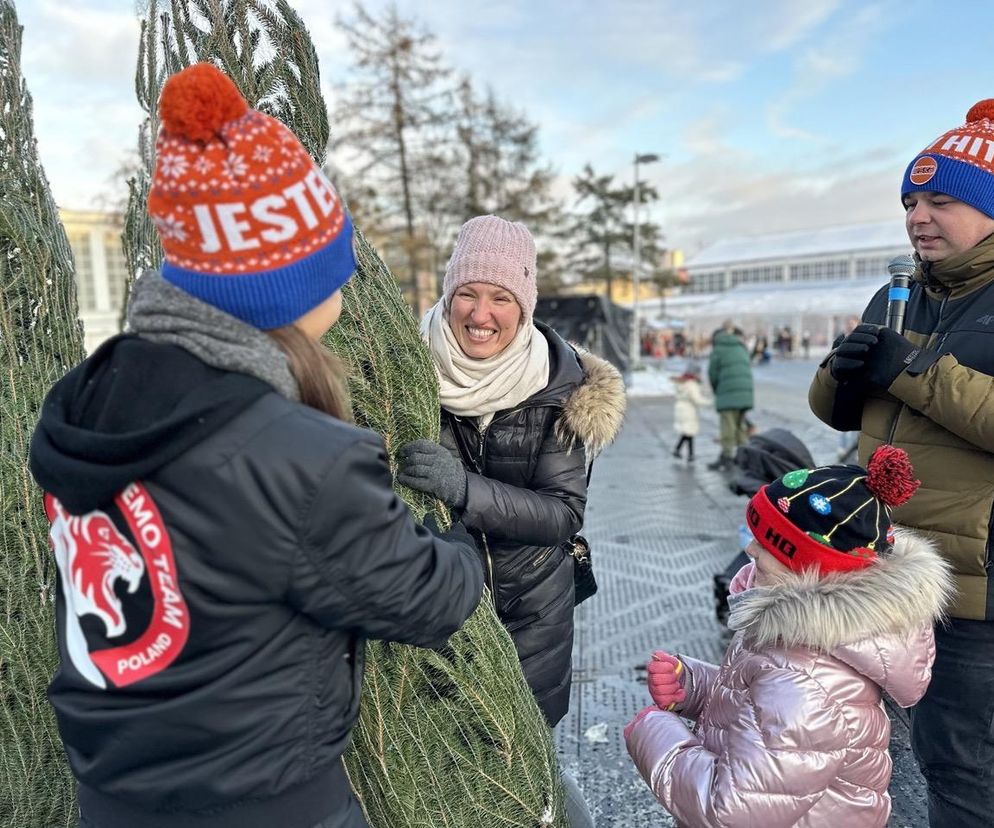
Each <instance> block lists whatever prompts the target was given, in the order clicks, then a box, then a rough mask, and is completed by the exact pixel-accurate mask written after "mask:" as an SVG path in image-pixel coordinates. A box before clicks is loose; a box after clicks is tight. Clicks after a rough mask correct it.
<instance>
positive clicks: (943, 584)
mask: <svg viewBox="0 0 994 828" xmlns="http://www.w3.org/2000/svg"><path fill="white" fill-rule="evenodd" d="M953 591H954V586H953V579H952V574H951V571H950V568H949V564H948V563H946V561H945V560H943V559H942V558H941V557H940V556H939V554H938V552H936V550H935V547H934V545H933V544H932V543H931V542H930V541H928V540H926V539H925V538H923V537H922V536H921V535H918V534H916V533H914V532H911V531H908V530H900V529H899V530H897V534H896V538H895V542H894V550H893V552H892V553H891V554H889V555H887V556H885V557H881V558H878V559H877V560H876V562H874V563H873V564H872V565H870V566H868V567H866V568H865V569H860V570H855V571H853V572H837V573H832V574H830V575H826V576H824V577H818V575H817V574H816V573H815V572H813V571H811V570H809V571H806V572H803V573H793V572H791V573H786V574H784V575H781V576H779V577H778V579H777V582H776V583H775V584H772V585H768V586H762V587H755V588H753V589H750V590H748V591H747V592H744V593H742V596H741V598H740V599H739V600H737V601H736V602H734V606H733V607H732V610H731V613H730V615H729V620H728V626H729V627H730V628H731V629H734V630H741V631H742V634H743V635H744V637H745V638H746V639H747V640H748V642H749V644H750V645H752V646H763V645H766V644H775V643H779V644H783V645H786V646H792V645H804V646H808V647H813V648H815V649H818V650H824V651H830V650H832V649H833V648H835V647H837V646H839V645H843V644H850V643H853V642H856V641H860V640H863V639H867V638H873V637H877V636H881V635H886V634H892V633H898V634H900V633H906V632H908V631H910V630H914V629H917V628H919V627H921V626H922V625H923V624H932V623H934V622H936V621H937V620H939V619H940V618H941V617H942V614H943V611H944V609H945V607H946V605H947V604H948V602H949V600H950V598H951V596H952V594H953Z"/></svg>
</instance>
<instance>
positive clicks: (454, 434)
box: [398, 216, 625, 828]
mask: <svg viewBox="0 0 994 828" xmlns="http://www.w3.org/2000/svg"><path fill="white" fill-rule="evenodd" d="M537 298H538V293H537V284H536V251H535V242H534V240H533V239H532V236H531V233H529V232H528V229H527V228H526V227H525V226H524V225H523V224H520V223H518V222H510V221H506V220H504V219H502V218H500V217H498V216H477V217H476V218H472V219H470V220H469V221H467V222H466V223H465V224H464V225H463V226H462V229H461V230H460V231H459V236H458V238H457V239H456V245H455V249H454V250H453V251H452V257H451V258H450V259H449V263H448V266H447V268H446V271H445V280H444V282H443V284H442V298H441V299H440V300H439V302H438V304H436V305H435V306H434V307H433V308H431V309H430V310H429V311H428V313H427V314H426V315H425V317H424V319H423V320H422V323H421V332H422V334H423V336H424V337H425V340H426V341H427V343H428V348H429V350H430V351H431V354H432V358H433V359H434V362H435V368H436V370H437V372H438V379H439V397H440V400H441V407H442V410H441V418H442V433H441V443H434V442H431V441H429V440H417V441H415V442H413V443H410V444H409V445H407V446H404V447H403V448H402V449H401V451H400V454H399V459H400V470H399V474H398V480H400V482H402V483H404V484H406V485H408V486H410V487H411V488H413V489H417V490H419V491H423V492H428V493H430V494H433V495H435V496H436V497H439V498H441V499H442V500H443V501H444V502H445V503H447V504H448V505H449V506H450V507H451V508H452V509H453V512H454V514H455V515H457V516H458V517H459V519H460V520H461V521H462V522H464V523H465V524H466V526H467V527H468V528H469V529H470V531H471V532H472V533H473V535H474V536H475V537H476V539H477V547H478V550H479V554H480V560H481V561H482V563H483V567H484V571H485V573H486V580H487V585H488V586H489V587H490V594H491V597H492V599H493V601H494V607H495V609H496V611H497V615H498V617H499V618H500V620H501V622H502V623H503V624H504V626H505V627H506V628H507V631H508V632H509V633H510V635H511V640H512V641H513V642H514V646H515V648H516V649H517V652H518V658H519V659H520V662H521V668H522V670H523V672H524V676H525V679H526V680H527V681H528V684H529V686H530V687H531V689H532V692H533V693H534V695H535V700H536V701H537V702H538V706H539V708H541V710H542V712H543V713H544V714H545V717H546V719H547V721H548V723H549V726H550V727H554V726H555V725H556V724H557V723H558V722H559V721H560V720H561V719H562V718H563V716H564V715H565V714H566V711H567V710H568V708H569V696H570V683H571V680H572V662H571V657H572V650H573V603H574V593H573V558H572V557H571V555H570V554H569V553H568V552H567V546H568V542H569V540H570V538H571V537H572V536H573V535H575V534H576V533H577V532H579V531H580V527H581V526H582V525H583V513H584V508H585V506H586V502H587V476H588V467H589V464H590V463H591V462H592V460H593V458H594V456H595V455H596V454H597V453H598V452H599V451H600V450H601V449H602V448H603V447H604V446H605V445H607V444H608V443H609V442H611V440H613V439H614V437H615V435H616V434H617V432H618V429H619V428H620V426H621V420H622V417H623V414H624V407H625V392H624V383H623V381H622V379H621V375H620V374H619V373H618V371H617V370H616V369H615V368H614V367H613V366H611V365H610V364H609V363H607V362H605V361H604V360H602V359H600V358H598V357H595V356H594V355H592V354H589V353H586V352H581V351H577V350H576V349H575V348H573V347H572V346H570V345H568V344H567V343H566V342H564V341H563V340H562V339H561V338H560V336H559V335H558V334H557V333H556V332H555V331H553V330H552V329H551V328H549V327H548V326H546V325H544V324H543V323H541V322H539V321H537V320H535V319H534V318H533V316H532V314H533V313H534V311H535V304H536V301H537ZM566 783H567V793H568V795H569V796H568V802H569V803H570V810H571V822H572V825H573V826H574V828H579V826H582V825H589V824H592V822H591V820H590V816H589V814H588V813H587V812H586V806H585V805H583V801H582V797H580V794H579V791H578V790H577V789H576V785H575V783H574V782H573V781H572V780H571V779H569V778H568V777H567V778H566Z"/></svg>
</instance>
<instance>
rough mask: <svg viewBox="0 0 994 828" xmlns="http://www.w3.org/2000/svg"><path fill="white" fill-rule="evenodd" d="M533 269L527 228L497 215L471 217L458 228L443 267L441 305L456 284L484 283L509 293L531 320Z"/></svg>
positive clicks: (532, 248) (534, 295)
mask: <svg viewBox="0 0 994 828" xmlns="http://www.w3.org/2000/svg"><path fill="white" fill-rule="evenodd" d="M535 270H536V262H535V240H534V239H533V238H532V234H531V233H529V232H528V228H527V227H525V226H524V225H523V224H521V223H520V222H516V221H514V222H511V221H506V220H505V219H502V218H499V217H498V216H477V217H476V218H471V219H470V220H469V221H467V222H466V223H465V224H464V225H463V226H462V228H461V229H460V230H459V238H457V239H456V246H455V249H454V250H453V251H452V258H451V259H449V264H448V267H446V269H445V281H443V282H442V294H443V295H444V296H445V306H446V307H449V306H450V305H451V303H452V296H453V294H454V293H455V292H456V290H457V289H458V288H459V287H460V286H462V285H465V284H469V283H470V282H486V283H487V284H491V285H499V286H500V287H502V288H504V289H505V290H507V291H509V292H510V293H511V294H513V296H514V298H515V299H516V300H517V302H518V304H519V305H520V306H521V312H522V314H523V315H524V317H525V318H526V319H531V316H532V314H533V313H534V312H535V303H536V302H537V301H538V286H537V285H536V283H535Z"/></svg>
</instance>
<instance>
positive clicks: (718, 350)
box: [708, 319, 753, 471]
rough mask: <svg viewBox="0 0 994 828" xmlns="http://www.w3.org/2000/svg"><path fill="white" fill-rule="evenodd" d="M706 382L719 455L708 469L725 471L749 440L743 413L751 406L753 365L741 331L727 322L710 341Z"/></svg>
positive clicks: (730, 321) (729, 321)
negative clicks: (711, 396) (715, 416)
mask: <svg viewBox="0 0 994 828" xmlns="http://www.w3.org/2000/svg"><path fill="white" fill-rule="evenodd" d="M708 379H709V380H710V382H711V389H712V390H713V391H714V407H715V410H716V411H717V412H718V428H719V433H720V438H721V454H720V455H719V456H718V459H717V460H715V461H714V462H713V463H708V468H709V469H711V470H712V471H717V470H726V469H730V468H731V467H732V463H733V460H734V458H735V450H736V449H737V448H738V447H739V446H741V445H743V444H744V443H745V442H746V440H747V439H748V438H749V434H748V426H747V420H746V412H748V411H749V409H751V408H752V407H753V381H752V363H751V361H750V359H749V352H748V351H747V350H746V346H745V344H743V342H742V336H741V332H740V331H739V330H738V329H737V328H736V327H735V325H734V323H733V322H732V320H730V319H726V320H725V322H724V323H723V324H722V326H721V328H719V329H718V330H717V331H715V333H714V337H713V338H712V342H711V357H710V359H709V360H708Z"/></svg>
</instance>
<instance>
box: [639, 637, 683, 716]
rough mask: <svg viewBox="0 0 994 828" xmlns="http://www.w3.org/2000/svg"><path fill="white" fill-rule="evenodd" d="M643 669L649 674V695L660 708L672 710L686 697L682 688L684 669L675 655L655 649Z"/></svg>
mask: <svg viewBox="0 0 994 828" xmlns="http://www.w3.org/2000/svg"><path fill="white" fill-rule="evenodd" d="M645 669H646V671H647V672H648V674H649V677H648V683H649V695H650V696H652V700H653V701H654V702H655V703H656V707H658V708H659V709H660V710H673V709H674V708H675V707H676V706H677V705H678V704H680V703H681V702H682V701H683V700H684V699H685V698H687V692H686V691H685V690H684V689H683V682H684V679H685V678H686V671H685V670H684V667H683V662H682V661H680V659H678V658H677V657H676V656H671V655H670V654H669V653H664V652H663V651H662V650H656V652H654V653H653V654H652V659H651V660H650V661H649V663H648V664H647V665H646V668H645Z"/></svg>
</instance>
